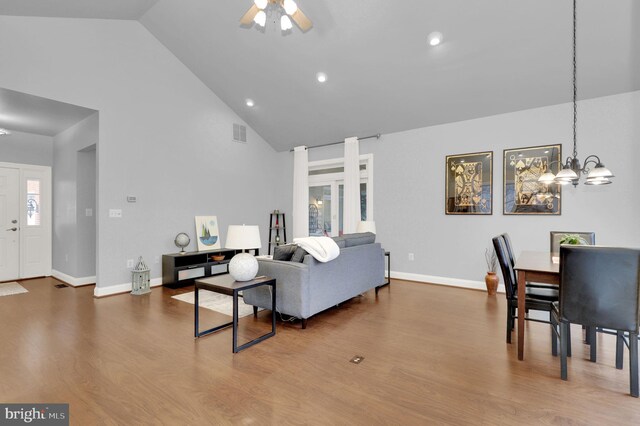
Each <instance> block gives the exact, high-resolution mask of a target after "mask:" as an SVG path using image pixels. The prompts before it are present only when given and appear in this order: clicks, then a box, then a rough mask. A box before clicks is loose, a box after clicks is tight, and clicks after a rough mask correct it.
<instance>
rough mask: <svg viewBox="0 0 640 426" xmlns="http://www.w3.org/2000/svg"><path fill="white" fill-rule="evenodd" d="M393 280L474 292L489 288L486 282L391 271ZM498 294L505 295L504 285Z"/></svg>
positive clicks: (499, 286)
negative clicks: (465, 289)
mask: <svg viewBox="0 0 640 426" xmlns="http://www.w3.org/2000/svg"><path fill="white" fill-rule="evenodd" d="M391 278H396V279H399V280H407V281H416V282H421V283H428V284H437V285H444V286H449V287H459V288H470V289H473V290H481V291H487V286H486V285H485V283H484V281H472V280H463V279H460V278H450V277H438V276H435V275H423V274H412V273H409V272H396V271H391ZM498 293H504V284H499V285H498Z"/></svg>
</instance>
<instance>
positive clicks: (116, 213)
mask: <svg viewBox="0 0 640 426" xmlns="http://www.w3.org/2000/svg"><path fill="white" fill-rule="evenodd" d="M109 217H115V218H121V217H122V210H120V209H109Z"/></svg>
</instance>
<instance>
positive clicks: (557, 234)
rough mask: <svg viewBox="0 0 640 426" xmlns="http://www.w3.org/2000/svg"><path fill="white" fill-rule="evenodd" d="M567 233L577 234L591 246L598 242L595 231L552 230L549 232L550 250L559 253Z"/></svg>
mask: <svg viewBox="0 0 640 426" xmlns="http://www.w3.org/2000/svg"><path fill="white" fill-rule="evenodd" d="M565 235H577V236H578V237H581V238H583V239H584V240H585V241H586V242H587V244H588V245H590V246H592V245H594V244H595V243H596V233H595V232H562V231H551V232H550V233H549V251H550V252H551V253H552V254H555V255H558V253H560V240H561V239H563V238H564V236H565Z"/></svg>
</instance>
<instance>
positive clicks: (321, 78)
mask: <svg viewBox="0 0 640 426" xmlns="http://www.w3.org/2000/svg"><path fill="white" fill-rule="evenodd" d="M316 78H317V79H318V81H319V82H320V83H324V82H325V81H327V75H326V74H325V73H323V72H319V73H318V74H316Z"/></svg>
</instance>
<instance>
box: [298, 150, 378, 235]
mask: <svg viewBox="0 0 640 426" xmlns="http://www.w3.org/2000/svg"><path fill="white" fill-rule="evenodd" d="M360 164H361V165H362V164H364V165H365V166H366V167H365V169H364V170H360V183H365V184H366V185H367V220H374V219H373V154H362V155H360ZM335 167H344V158H331V159H328V160H317V161H310V162H309V172H311V171H314V170H323V169H331V168H335ZM340 184H343V185H344V172H339V173H326V174H321V175H311V174H310V175H309V188H311V187H312V186H325V185H330V186H331V187H332V194H333V191H334V189H335V191H336V192H335V193H336V194H337V193H338V185H340ZM334 185H335V188H334ZM331 216H332V218H331V221H332V227H331V232H332V234H333V233H335V234H336V235H337V232H338V226H333V218H334V217H336V218H337V217H338V203H332V205H331ZM336 221H337V219H336ZM336 225H337V223H336ZM334 230H335V231H334Z"/></svg>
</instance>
